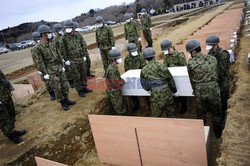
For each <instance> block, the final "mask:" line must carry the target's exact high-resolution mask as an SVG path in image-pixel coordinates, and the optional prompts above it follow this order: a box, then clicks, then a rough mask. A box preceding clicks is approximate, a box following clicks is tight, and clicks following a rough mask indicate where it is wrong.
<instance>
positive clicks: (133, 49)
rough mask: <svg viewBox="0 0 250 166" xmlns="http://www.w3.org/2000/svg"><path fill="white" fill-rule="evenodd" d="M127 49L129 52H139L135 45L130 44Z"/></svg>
mask: <svg viewBox="0 0 250 166" xmlns="http://www.w3.org/2000/svg"><path fill="white" fill-rule="evenodd" d="M127 49H128V51H129V52H134V51H137V50H138V48H137V46H136V45H135V43H129V44H128V46H127Z"/></svg>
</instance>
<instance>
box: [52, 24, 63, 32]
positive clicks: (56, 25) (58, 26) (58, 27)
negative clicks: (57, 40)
mask: <svg viewBox="0 0 250 166" xmlns="http://www.w3.org/2000/svg"><path fill="white" fill-rule="evenodd" d="M62 29H63V27H62V25H61V24H55V25H54V30H55V31H56V32H59V31H61V30H62Z"/></svg>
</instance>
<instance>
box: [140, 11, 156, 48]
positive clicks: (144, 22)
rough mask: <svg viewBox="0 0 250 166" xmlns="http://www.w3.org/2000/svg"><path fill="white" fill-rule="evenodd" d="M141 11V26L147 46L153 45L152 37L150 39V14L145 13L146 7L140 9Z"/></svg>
mask: <svg viewBox="0 0 250 166" xmlns="http://www.w3.org/2000/svg"><path fill="white" fill-rule="evenodd" d="M141 12H142V13H143V14H142V16H141V27H142V31H143V34H144V37H145V39H146V41H147V43H148V46H147V47H153V39H152V33H151V30H152V21H151V18H150V16H149V15H148V14H147V11H146V9H142V10H141Z"/></svg>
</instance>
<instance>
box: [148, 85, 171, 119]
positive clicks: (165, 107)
mask: <svg viewBox="0 0 250 166" xmlns="http://www.w3.org/2000/svg"><path fill="white" fill-rule="evenodd" d="M150 102H151V105H150V107H151V112H152V116H153V117H161V116H162V114H163V113H164V112H165V113H166V115H167V117H168V118H175V117H176V115H175V106H174V98H173V93H172V91H171V90H170V89H169V87H166V88H164V89H160V90H151V97H150Z"/></svg>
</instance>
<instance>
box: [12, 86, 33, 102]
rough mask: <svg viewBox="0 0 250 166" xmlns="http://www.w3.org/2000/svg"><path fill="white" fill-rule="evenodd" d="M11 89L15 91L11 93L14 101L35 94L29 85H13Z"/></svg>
mask: <svg viewBox="0 0 250 166" xmlns="http://www.w3.org/2000/svg"><path fill="white" fill-rule="evenodd" d="M13 87H14V89H15V90H14V91H13V92H12V95H13V98H14V99H15V100H17V99H21V98H23V97H25V96H29V95H31V94H34V93H35V92H34V89H33V87H32V85H30V84H13Z"/></svg>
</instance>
